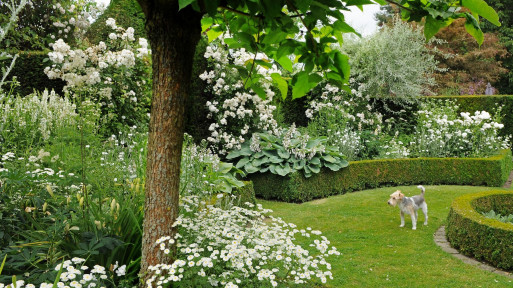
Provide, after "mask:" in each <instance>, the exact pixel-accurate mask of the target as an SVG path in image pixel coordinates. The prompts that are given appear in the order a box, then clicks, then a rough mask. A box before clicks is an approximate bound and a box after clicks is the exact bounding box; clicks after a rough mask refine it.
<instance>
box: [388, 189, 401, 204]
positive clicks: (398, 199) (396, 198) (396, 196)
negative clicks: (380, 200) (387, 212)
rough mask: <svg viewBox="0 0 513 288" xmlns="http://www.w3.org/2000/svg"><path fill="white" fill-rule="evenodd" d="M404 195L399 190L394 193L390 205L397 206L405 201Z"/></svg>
mask: <svg viewBox="0 0 513 288" xmlns="http://www.w3.org/2000/svg"><path fill="white" fill-rule="evenodd" d="M403 198H404V194H403V193H401V191H399V190H397V191H395V192H394V193H392V194H390V199H389V200H388V205H390V206H395V205H397V203H399V202H401V201H403Z"/></svg>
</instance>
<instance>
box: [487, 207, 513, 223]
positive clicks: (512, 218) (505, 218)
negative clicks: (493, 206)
mask: <svg viewBox="0 0 513 288" xmlns="http://www.w3.org/2000/svg"><path fill="white" fill-rule="evenodd" d="M481 214H483V216H485V217H486V218H491V219H495V220H499V221H501V222H504V223H511V224H513V214H509V215H501V214H499V213H496V212H495V210H490V211H489V212H486V213H485V212H481Z"/></svg>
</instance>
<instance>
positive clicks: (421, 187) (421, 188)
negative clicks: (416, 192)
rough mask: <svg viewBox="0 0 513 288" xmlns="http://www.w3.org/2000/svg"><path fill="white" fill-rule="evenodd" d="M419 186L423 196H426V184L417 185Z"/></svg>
mask: <svg viewBox="0 0 513 288" xmlns="http://www.w3.org/2000/svg"><path fill="white" fill-rule="evenodd" d="M417 188H419V189H420V191H422V196H424V192H426V188H424V186H422V185H419V186H417Z"/></svg>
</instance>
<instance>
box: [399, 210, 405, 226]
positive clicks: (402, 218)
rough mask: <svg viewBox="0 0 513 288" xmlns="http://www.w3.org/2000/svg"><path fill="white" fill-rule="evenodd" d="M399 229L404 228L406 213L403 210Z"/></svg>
mask: <svg viewBox="0 0 513 288" xmlns="http://www.w3.org/2000/svg"><path fill="white" fill-rule="evenodd" d="M399 227H404V212H403V211H402V210H401V226H399Z"/></svg>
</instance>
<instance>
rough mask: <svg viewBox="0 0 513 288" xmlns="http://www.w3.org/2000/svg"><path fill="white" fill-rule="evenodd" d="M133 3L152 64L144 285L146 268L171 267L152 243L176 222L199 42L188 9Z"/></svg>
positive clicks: (142, 0) (144, 0)
mask: <svg viewBox="0 0 513 288" xmlns="http://www.w3.org/2000/svg"><path fill="white" fill-rule="evenodd" d="M138 2H139V4H140V5H141V8H142V9H143V11H144V13H145V15H146V21H147V23H146V30H147V32H148V38H149V41H150V44H151V49H152V61H153V100H152V105H151V118H150V127H149V139H148V156H147V160H148V161H147V168H146V185H145V193H146V198H145V207H144V224H143V240H142V241H143V242H142V259H141V276H142V278H141V279H142V280H144V281H145V280H146V279H147V277H148V275H147V269H148V267H149V266H150V265H155V264H158V263H168V262H169V261H170V260H169V258H168V256H166V255H165V254H164V253H163V252H162V251H160V249H159V247H158V246H157V245H156V244H155V242H156V240H157V239H158V238H160V237H163V236H173V235H174V233H175V232H176V231H174V229H172V227H171V225H172V224H173V222H174V221H175V219H176V218H177V216H178V200H179V184H180V160H181V154H182V141H183V133H184V112H185V102H186V99H187V96H188V94H189V83H190V80H191V71H192V63H193V56H194V50H195V48H196V45H197V43H198V41H199V39H200V37H201V14H199V13H197V12H195V11H193V10H192V9H191V8H190V7H188V8H186V9H183V10H181V11H180V12H179V11H178V1H166V0H160V1H159V0H138ZM143 285H144V282H143V283H141V287H142V286H143Z"/></svg>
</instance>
